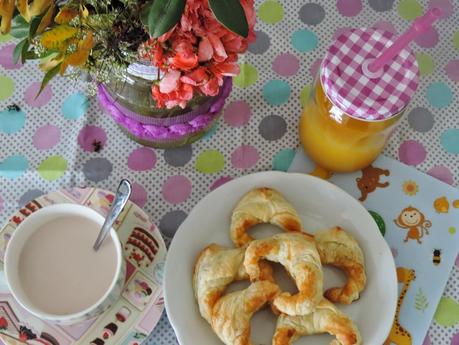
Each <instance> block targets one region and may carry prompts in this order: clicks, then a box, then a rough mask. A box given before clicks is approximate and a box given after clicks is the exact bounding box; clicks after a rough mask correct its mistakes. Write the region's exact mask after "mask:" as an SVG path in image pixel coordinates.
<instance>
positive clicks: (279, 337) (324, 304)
mask: <svg viewBox="0 0 459 345" xmlns="http://www.w3.org/2000/svg"><path fill="white" fill-rule="evenodd" d="M320 333H329V334H331V335H334V336H335V337H336V340H333V341H332V342H331V343H330V345H360V344H362V339H361V336H360V332H359V330H358V328H357V326H356V325H355V324H354V322H352V320H351V319H350V318H349V317H348V316H347V315H346V314H344V313H343V312H341V311H339V310H338V309H337V308H336V307H335V306H334V305H333V304H332V303H331V302H329V301H328V300H327V299H325V298H324V299H322V301H321V302H320V303H319V304H318V305H317V308H316V310H315V311H314V312H313V313H312V314H309V315H304V316H288V315H285V314H282V315H281V316H279V318H278V320H277V326H276V332H275V334H274V337H273V342H272V345H290V344H293V342H294V341H295V340H297V339H298V338H300V337H301V336H304V335H313V334H320Z"/></svg>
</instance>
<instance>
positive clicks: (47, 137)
mask: <svg viewBox="0 0 459 345" xmlns="http://www.w3.org/2000/svg"><path fill="white" fill-rule="evenodd" d="M60 139H61V130H60V129H59V127H56V126H53V125H46V126H43V127H40V128H38V129H37V131H36V132H35V134H34V136H33V139H32V140H33V145H34V146H35V147H36V148H37V149H39V150H49V149H50V148H52V147H54V146H56V145H57V144H58V143H59V141H60Z"/></svg>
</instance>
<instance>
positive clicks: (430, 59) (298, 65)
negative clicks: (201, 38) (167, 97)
mask: <svg viewBox="0 0 459 345" xmlns="http://www.w3.org/2000/svg"><path fill="white" fill-rule="evenodd" d="M431 6H440V7H441V8H442V9H443V12H444V15H443V17H444V18H443V19H442V20H440V21H439V22H438V23H437V24H436V25H435V28H432V29H431V30H430V31H429V32H427V33H426V34H424V35H422V36H421V37H420V38H418V39H417V40H416V42H415V43H413V45H412V47H413V49H414V51H415V52H416V58H417V61H418V64H419V67H420V70H421V83H420V86H419V89H418V91H417V94H416V96H415V98H414V100H413V102H412V104H411V105H410V107H409V109H408V110H407V116H406V117H405V119H404V120H403V122H402V123H401V125H400V128H399V131H398V132H397V133H396V134H395V135H394V136H393V137H392V138H391V141H390V143H389V145H388V146H387V148H386V150H385V153H386V154H387V155H389V156H391V157H393V158H396V159H399V160H400V161H402V162H403V163H405V164H408V165H412V166H415V167H416V168H418V169H419V170H421V171H424V172H426V173H428V174H430V175H432V176H435V177H436V178H438V179H440V180H442V181H444V182H446V183H449V184H451V185H455V186H457V185H458V183H459V115H458V114H459V3H458V2H457V1H455V0H429V1H421V0H399V1H396V0H327V1H325V0H324V1H319V0H313V1H306V0H283V1H281V0H259V1H256V8H257V14H258V23H257V26H256V33H257V41H256V42H255V43H254V44H252V45H251V46H250V47H249V51H248V52H247V54H246V55H245V56H244V57H242V58H241V59H240V66H241V75H240V76H238V77H237V78H235V80H234V84H235V87H234V90H233V93H232V95H231V97H230V99H229V101H228V102H227V104H226V106H225V108H224V110H223V114H222V119H221V120H220V121H219V123H218V125H217V126H216V127H215V128H214V129H213V130H212V131H211V132H210V133H209V134H208V135H206V136H205V138H204V139H203V140H202V141H200V142H198V143H196V144H194V145H193V146H186V147H182V148H178V149H168V150H155V149H151V148H145V147H141V146H139V145H138V144H136V143H134V142H132V141H130V140H129V139H127V138H126V137H125V136H124V134H123V133H122V132H121V131H120V130H119V129H118V128H117V127H116V126H115V124H114V123H113V122H112V121H111V120H110V119H109V118H108V117H107V116H105V115H103V113H102V112H101V110H100V108H99V106H98V104H97V101H96V100H95V99H88V98H87V97H86V96H85V94H84V91H83V90H84V88H83V86H82V85H80V84H78V83H74V82H72V81H69V80H66V79H56V80H53V81H52V82H51V84H50V85H49V86H48V87H46V88H45V90H44V92H43V93H42V94H41V95H40V96H39V97H38V98H35V95H36V91H37V89H38V88H39V85H40V84H39V82H40V80H41V78H42V74H41V73H40V71H39V70H38V68H37V66H36V65H35V64H34V63H27V64H26V65H22V64H15V63H13V61H12V58H11V54H12V51H13V49H14V46H15V41H14V40H13V39H12V38H11V37H9V36H6V37H5V36H0V143H1V145H0V219H1V220H2V221H5V220H6V217H7V216H8V214H10V213H12V212H13V211H14V210H15V209H16V208H17V207H18V206H19V205H22V204H24V203H25V202H26V201H27V200H30V199H33V198H35V197H37V196H39V195H42V194H44V193H46V192H49V191H52V190H56V189H59V188H61V187H63V186H75V185H77V186H82V185H94V186H95V185H97V186H98V187H100V188H104V189H111V190H113V189H115V188H116V186H117V184H118V182H119V180H120V179H121V178H129V179H130V180H131V181H132V182H133V183H134V185H133V200H134V201H135V202H136V203H137V204H138V205H140V206H141V207H145V209H146V210H147V211H148V213H149V214H150V215H151V216H152V218H153V220H154V221H155V222H156V223H157V224H158V225H159V227H160V229H161V230H162V232H163V234H164V236H165V237H166V238H172V237H173V235H174V233H175V231H176V230H177V227H178V226H179V225H180V223H181V222H182V221H183V220H184V219H185V217H186V216H187V213H188V212H189V211H190V210H191V208H192V207H193V205H195V204H196V203H197V202H198V201H199V200H200V199H201V198H202V197H203V196H204V195H206V193H208V192H209V191H211V190H213V189H215V188H217V187H218V186H220V185H222V184H224V183H225V182H227V181H229V180H231V179H233V178H236V177H238V176H241V175H244V174H248V173H251V172H255V171H260V170H271V169H274V170H284V171H285V170H287V169H288V166H289V164H290V162H291V160H292V159H293V156H294V153H295V148H296V147H297V146H298V136H297V125H298V119H299V115H300V113H301V108H302V104H303V103H304V101H305V98H306V95H307V94H308V91H309V89H310V87H311V83H312V79H313V76H314V75H315V74H316V71H317V69H318V67H319V65H320V62H321V58H322V57H323V55H324V52H325V49H326V48H327V46H328V45H329V44H330V43H331V40H332V39H333V38H334V37H336V36H337V35H338V34H339V33H341V32H344V31H346V30H348V29H349V28H355V27H369V26H375V27H380V28H384V29H386V30H390V31H392V32H395V33H400V32H401V31H403V30H404V29H405V28H406V27H407V26H408V25H410V23H411V22H412V21H413V20H414V19H415V18H416V17H417V16H419V15H421V14H422V13H424V12H425V11H426V10H427V9H428V8H429V7H431ZM13 103H14V104H17V105H18V106H19V108H20V109H13V108H10V109H9V110H8V108H7V107H8V106H9V105H12V104H13ZM191 235H192V234H190V236H191ZM458 287H459V262H458V263H457V265H456V267H455V268H454V269H453V271H452V273H451V278H450V281H449V283H448V286H447V287H446V290H445V294H444V298H443V299H442V302H441V304H440V306H439V312H437V317H436V318H435V320H434V321H433V323H432V326H431V328H430V330H429V334H428V336H427V338H426V340H425V342H424V344H425V345H427V344H445V345H458V344H459V323H458V322H459V320H458V317H457V315H459V312H458V308H459V304H458V302H459V290H458ZM445 315H446V316H445ZM148 343H149V344H150V345H163V344H176V343H177V341H176V339H175V336H174V333H173V331H172V328H171V327H170V325H169V323H168V321H167V317H166V316H164V317H163V318H162V320H161V322H160V323H159V325H158V326H157V328H156V329H155V331H154V332H153V334H152V335H151V336H150V337H149V340H148ZM416 345H417V344H416Z"/></svg>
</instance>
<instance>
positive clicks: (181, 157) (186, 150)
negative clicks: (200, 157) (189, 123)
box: [164, 145, 193, 167]
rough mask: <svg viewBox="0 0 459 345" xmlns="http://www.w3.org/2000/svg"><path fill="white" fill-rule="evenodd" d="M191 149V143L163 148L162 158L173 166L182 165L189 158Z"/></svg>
mask: <svg viewBox="0 0 459 345" xmlns="http://www.w3.org/2000/svg"><path fill="white" fill-rule="evenodd" d="M192 153H193V150H192V149H191V145H187V146H182V147H177V148H173V149H166V150H164V159H165V160H166V162H167V164H169V165H172V166H174V167H183V166H184V165H185V164H186V163H188V162H189V161H190V159H191V155H192Z"/></svg>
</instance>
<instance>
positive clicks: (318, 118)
mask: <svg viewBox="0 0 459 345" xmlns="http://www.w3.org/2000/svg"><path fill="white" fill-rule="evenodd" d="M403 112H404V110H402V111H401V112H400V113H398V114H396V115H395V116H393V117H391V118H389V119H385V120H379V121H374V120H373V121H369V120H363V119H358V118H354V117H351V116H349V115H348V114H346V113H344V112H343V111H342V110H340V109H339V108H338V107H337V106H335V105H334V104H333V103H332V102H331V101H330V99H329V98H328V97H327V95H326V94H325V92H324V89H323V87H322V85H321V83H320V80H319V79H318V78H317V79H316V81H315V82H314V84H313V87H312V88H311V91H310V93H309V97H308V98H307V100H306V104H305V106H304V110H303V114H302V116H301V119H300V126H299V131H300V141H301V143H302V145H303V147H304V150H305V151H306V153H307V154H308V155H309V156H310V157H311V159H312V160H313V161H314V162H315V163H316V164H317V165H318V166H319V167H321V168H322V169H325V170H327V171H334V172H351V171H355V170H359V169H362V168H365V167H367V166H368V165H370V164H371V163H372V162H373V161H374V160H375V159H376V158H377V157H378V155H379V154H380V153H381V151H382V150H383V149H384V145H385V144H386V142H387V140H388V138H389V136H390V134H391V133H392V132H393V130H394V129H395V126H396V125H397V123H398V122H399V121H400V120H401V119H402V117H403Z"/></svg>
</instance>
